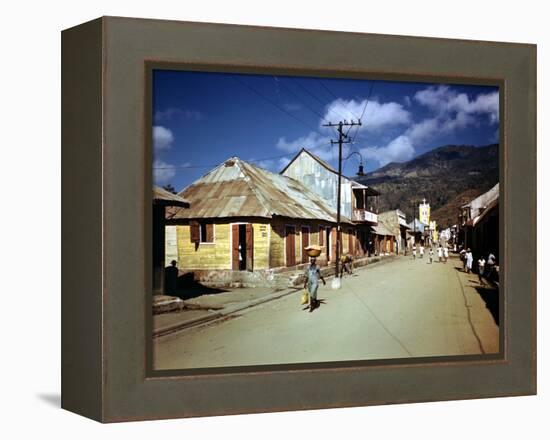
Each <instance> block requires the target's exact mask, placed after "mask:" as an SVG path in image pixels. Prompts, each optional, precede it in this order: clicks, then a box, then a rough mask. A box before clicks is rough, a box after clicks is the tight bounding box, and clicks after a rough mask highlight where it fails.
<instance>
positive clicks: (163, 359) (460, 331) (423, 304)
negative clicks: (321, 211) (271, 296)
mask: <svg viewBox="0 0 550 440" xmlns="http://www.w3.org/2000/svg"><path fill="white" fill-rule="evenodd" d="M459 267H461V264H460V262H459V261H458V259H456V258H452V259H450V260H449V262H448V263H447V264H444V263H433V264H431V265H430V264H428V259H427V258H424V259H417V260H412V259H410V258H408V257H400V258H397V259H395V260H394V261H392V262H388V263H380V264H375V265H372V266H370V267H367V268H363V269H360V270H357V271H356V273H354V275H353V276H348V277H346V278H344V279H343V287H342V289H340V290H336V291H334V290H331V289H330V280H329V281H328V282H327V286H326V287H323V286H321V288H320V289H319V294H318V297H319V299H321V300H323V304H321V307H320V308H319V309H316V310H315V311H314V312H313V313H309V312H308V311H306V310H304V307H303V306H300V293H299V292H298V293H294V294H291V295H288V296H285V297H283V298H281V299H278V300H274V301H270V302H267V303H264V304H262V305H259V306H256V307H252V308H249V309H247V310H243V311H241V312H238V313H237V314H236V315H235V316H233V317H231V318H230V319H226V320H223V321H219V322H213V323H210V324H208V325H204V326H202V327H195V328H190V329H187V330H184V331H181V332H179V333H175V334H171V335H168V336H164V337H161V338H158V339H156V340H155V350H154V351H155V361H154V362H155V368H156V369H179V368H202V367H221V366H240V365H261V364H284V363H301V362H324V361H336V360H339V361H341V360H359V359H388V358H405V357H423V356H444V355H461V354H480V353H495V352H497V351H498V325H497V323H496V322H495V321H498V300H497V297H498V292H497V291H496V290H495V289H492V288H481V286H480V285H479V283H478V281H477V276H475V275H467V274H465V273H462V272H461V271H459V270H457V269H458V268H459Z"/></svg>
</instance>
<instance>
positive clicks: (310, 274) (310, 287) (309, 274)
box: [304, 257, 327, 312]
mask: <svg viewBox="0 0 550 440" xmlns="http://www.w3.org/2000/svg"><path fill="white" fill-rule="evenodd" d="M309 261H310V264H309V267H307V268H306V270H305V273H304V275H305V281H304V289H306V288H307V291H308V293H309V311H310V312H313V310H315V308H317V307H318V306H319V301H317V289H318V288H319V280H321V281H322V282H323V285H326V284H327V283H326V281H325V279H324V278H323V275H321V269H320V267H319V266H317V259H316V258H315V257H312V258H311V259H310V260H309Z"/></svg>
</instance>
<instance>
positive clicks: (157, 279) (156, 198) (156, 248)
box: [153, 186, 189, 294]
mask: <svg viewBox="0 0 550 440" xmlns="http://www.w3.org/2000/svg"><path fill="white" fill-rule="evenodd" d="M167 208H172V209H174V208H178V209H187V208H189V202H188V201H187V200H185V199H184V198H183V197H180V196H178V195H176V194H172V193H171V192H169V191H166V190H165V189H163V188H160V187H158V186H153V293H154V294H162V293H163V287H164V276H163V275H164V267H165V266H167V265H168V264H169V262H167V261H166V256H165V254H166V235H165V234H166V220H165V217H166V210H167Z"/></svg>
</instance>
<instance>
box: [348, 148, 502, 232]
mask: <svg viewBox="0 0 550 440" xmlns="http://www.w3.org/2000/svg"><path fill="white" fill-rule="evenodd" d="M498 147H499V146H498V144H491V145H487V146H484V147H475V146H472V145H446V146H442V147H439V148H436V149H434V150H431V151H428V152H427V153H424V154H422V155H420V156H418V157H415V158H414V159H412V160H410V161H408V162H403V163H396V162H392V163H389V164H387V165H385V166H383V167H382V168H379V169H377V170H375V171H372V172H370V173H368V174H366V175H365V176H360V177H358V176H356V177H354V180H356V181H358V182H360V183H362V184H365V185H368V186H372V187H373V188H375V189H377V190H378V191H380V193H381V195H380V212H382V211H386V210H389V209H397V208H399V209H401V210H402V211H404V212H405V213H406V214H407V218H408V219H412V216H413V210H414V208H413V202H414V201H415V200H416V202H417V203H416V206H417V207H418V201H420V200H422V199H423V198H426V201H427V202H428V203H429V204H430V208H431V212H432V217H433V220H436V221H437V222H438V224H439V225H440V226H443V227H445V226H449V225H450V224H453V223H456V218H457V217H458V206H457V202H458V200H462V199H463V196H464V195H471V194H481V193H482V192H485V191H488V190H489V189H490V188H492V187H493V186H494V185H495V184H496V183H497V182H498V178H499V155H498ZM461 195H462V198H461V197H459V196H461ZM451 202H452V205H453V206H449V207H447V209H442V208H445V207H446V205H448V204H449V203H451ZM417 209H418V208H417ZM455 210H456V216H454V218H455V219H454V220H453V211H455ZM416 216H417V217H418V212H417V213H416Z"/></svg>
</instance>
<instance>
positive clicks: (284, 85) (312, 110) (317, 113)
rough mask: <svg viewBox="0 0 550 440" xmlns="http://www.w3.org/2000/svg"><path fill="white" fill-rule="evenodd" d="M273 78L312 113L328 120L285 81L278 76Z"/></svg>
mask: <svg viewBox="0 0 550 440" xmlns="http://www.w3.org/2000/svg"><path fill="white" fill-rule="evenodd" d="M273 79H274V80H275V81H277V82H278V83H279V84H281V85H282V86H283V87H284V88H285V90H286V91H287V92H288V93H290V94H291V95H292V96H294V98H296V99H297V100H298V101H300V102H301V103H302V104H303V105H304V106H305V107H306V108H307V109H308V110H309V111H311V112H312V113H315V114H316V115H317V116H319V117H320V118H321V119H322V120H323V121H325V122H327V121H326V119H325V117H324V116H323V115H322V114H321V113H319V112H318V111H317V110H315V109H314V108H312V107H310V106H309V105H308V104H306V102H305V101H303V100H302V99H301V98H300V97H299V96H298V95H297V94H296V93H295V92H294V91H292V90H291V89H290V87H288V86H287V85H286V84H285V83H284V82H283V81H281V80H280V79H279V78H278V77H276V76H273Z"/></svg>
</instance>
